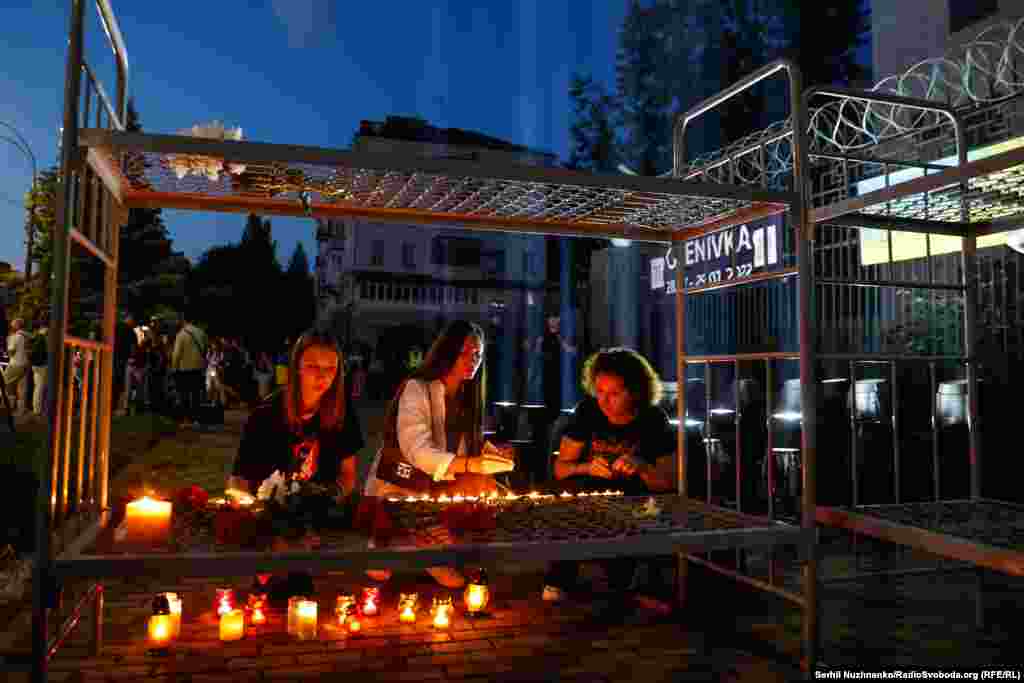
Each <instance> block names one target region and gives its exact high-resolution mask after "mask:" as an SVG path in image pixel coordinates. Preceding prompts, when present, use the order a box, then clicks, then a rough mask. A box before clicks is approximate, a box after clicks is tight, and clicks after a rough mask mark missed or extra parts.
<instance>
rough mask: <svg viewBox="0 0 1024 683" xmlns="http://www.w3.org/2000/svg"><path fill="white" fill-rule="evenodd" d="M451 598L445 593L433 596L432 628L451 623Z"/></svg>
mask: <svg viewBox="0 0 1024 683" xmlns="http://www.w3.org/2000/svg"><path fill="white" fill-rule="evenodd" d="M451 611H452V598H451V596H450V595H446V596H444V597H441V598H434V628H448V626H449V625H450V624H451V617H450V614H451Z"/></svg>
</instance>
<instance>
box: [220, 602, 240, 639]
mask: <svg viewBox="0 0 1024 683" xmlns="http://www.w3.org/2000/svg"><path fill="white" fill-rule="evenodd" d="M244 635H245V612H243V611H242V610H240V609H233V610H231V611H230V612H226V613H225V614H222V615H221V616H220V639H221V640H222V641H224V642H229V641H232V640H241V639H242V636H244Z"/></svg>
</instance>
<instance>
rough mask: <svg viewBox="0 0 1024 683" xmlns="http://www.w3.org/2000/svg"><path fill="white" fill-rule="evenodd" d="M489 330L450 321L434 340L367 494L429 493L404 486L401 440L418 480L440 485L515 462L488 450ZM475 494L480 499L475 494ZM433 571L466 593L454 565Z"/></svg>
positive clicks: (399, 399)
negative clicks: (392, 456)
mask: <svg viewBox="0 0 1024 683" xmlns="http://www.w3.org/2000/svg"><path fill="white" fill-rule="evenodd" d="M483 354H484V332H483V330H482V329H481V328H480V326H478V325H476V324H475V323H471V322H467V321H465V320H456V321H454V322H452V323H450V324H449V325H448V326H447V327H446V328H445V329H444V331H443V332H442V333H441V335H440V336H439V337H438V338H437V339H436V340H435V341H434V343H433V345H432V346H431V347H430V350H429V351H428V352H427V355H426V358H425V359H424V360H423V363H422V365H420V366H419V367H418V368H417V369H416V370H415V371H414V372H413V373H412V375H411V376H410V377H409V379H407V380H406V381H405V382H403V383H402V384H401V386H399V388H398V391H397V392H396V394H395V398H394V399H393V400H392V402H391V405H390V406H389V408H388V412H387V416H386V417H385V427H384V432H385V433H384V445H385V448H381V450H380V451H378V453H377V456H376V458H375V459H374V462H373V464H372V465H371V467H370V472H369V475H368V476H367V482H366V494H367V496H370V497H387V496H407V495H413V494H414V493H415V494H419V493H422V491H420V490H418V489H415V490H414V489H413V488H407V486H411V485H412V481H411V480H409V483H408V484H406V486H403V482H402V479H401V477H402V475H401V474H396V473H397V472H400V469H399V468H396V467H395V466H394V463H392V462H390V461H389V460H388V459H387V458H386V457H385V455H387V454H388V453H391V452H393V448H388V447H387V446H394V445H395V443H394V442H397V446H398V449H399V450H400V452H401V456H402V458H404V461H405V462H406V463H408V464H410V465H411V467H413V468H415V469H416V470H418V474H419V475H420V476H419V477H418V478H419V479H420V480H422V479H423V478H424V477H426V478H429V479H431V480H433V481H434V482H440V481H443V480H446V479H451V480H454V479H455V475H456V474H457V473H471V474H478V475H490V474H495V473H498V472H507V471H510V470H511V469H512V468H513V467H514V462H513V460H512V459H511V458H509V457H507V454H505V453H487V452H485V449H484V438H483V420H484V410H485V406H486V403H485V396H484V388H485V386H486V379H485V377H484V372H483V370H482V369H481V366H482V364H483ZM472 495H477V494H476V493H472ZM427 571H428V573H429V574H430V575H431V576H433V577H434V579H435V580H436V581H437V582H438V583H439V584H441V585H442V586H445V587H446V588H453V589H454V588H460V587H462V586H463V585H465V578H464V577H463V576H462V574H461V573H460V572H458V571H457V570H455V569H454V568H450V567H431V568H429V569H428V570H427Z"/></svg>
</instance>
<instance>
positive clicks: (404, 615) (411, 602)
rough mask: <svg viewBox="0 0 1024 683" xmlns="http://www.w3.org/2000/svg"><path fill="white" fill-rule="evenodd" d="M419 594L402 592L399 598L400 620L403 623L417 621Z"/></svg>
mask: <svg viewBox="0 0 1024 683" xmlns="http://www.w3.org/2000/svg"><path fill="white" fill-rule="evenodd" d="M419 597H420V596H419V595H418V594H416V593H402V594H401V596H400V597H399V598H398V620H399V621H400V622H402V623H403V624H415V623H416V603H417V602H419Z"/></svg>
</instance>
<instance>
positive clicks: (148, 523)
mask: <svg viewBox="0 0 1024 683" xmlns="http://www.w3.org/2000/svg"><path fill="white" fill-rule="evenodd" d="M124 525H125V532H126V533H125V539H124V542H125V543H127V544H132V545H143V546H153V545H160V544H163V543H166V542H167V537H168V536H169V535H170V533H171V503H170V501H165V500H153V499H152V498H150V497H148V496H146V497H144V498H141V499H139V500H134V501H132V502H130V503H128V506H127V508H126V510H125V516H124Z"/></svg>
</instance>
